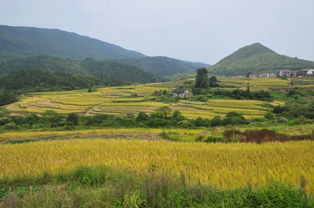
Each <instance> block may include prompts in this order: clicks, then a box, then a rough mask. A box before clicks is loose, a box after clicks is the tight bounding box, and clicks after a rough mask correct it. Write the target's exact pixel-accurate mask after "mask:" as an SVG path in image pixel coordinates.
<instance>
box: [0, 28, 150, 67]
mask: <svg viewBox="0 0 314 208" xmlns="http://www.w3.org/2000/svg"><path fill="white" fill-rule="evenodd" d="M38 55H52V56H58V57H63V58H73V59H84V58H93V59H96V60H103V59H110V58H130V57H143V56H144V55H143V54H141V53H138V52H135V51H130V50H126V49H124V48H121V47H119V46H116V45H113V44H110V43H106V42H103V41H100V40H96V39H93V38H89V37H86V36H81V35H78V34H76V33H70V32H65V31H62V30H58V29H42V28H34V27H11V26H0V61H3V60H10V59H14V58H17V57H23V56H38Z"/></svg>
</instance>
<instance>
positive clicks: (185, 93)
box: [173, 88, 193, 98]
mask: <svg viewBox="0 0 314 208" xmlns="http://www.w3.org/2000/svg"><path fill="white" fill-rule="evenodd" d="M192 95H193V93H192V92H190V91H189V90H188V89H185V88H178V89H175V90H173V97H179V98H188V97H191V96H192Z"/></svg>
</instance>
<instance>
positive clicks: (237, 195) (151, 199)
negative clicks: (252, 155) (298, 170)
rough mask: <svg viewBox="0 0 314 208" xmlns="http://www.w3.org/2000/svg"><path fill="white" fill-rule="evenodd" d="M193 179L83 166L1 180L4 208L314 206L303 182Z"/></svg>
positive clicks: (278, 207)
mask: <svg viewBox="0 0 314 208" xmlns="http://www.w3.org/2000/svg"><path fill="white" fill-rule="evenodd" d="M188 180H189V179H188V178H186V177H185V176H184V175H181V176H180V178H178V179H173V178H170V177H169V176H167V175H157V174H151V175H150V176H144V177H143V176H142V177H140V176H136V175H132V174H129V173H126V172H121V171H115V170H112V169H110V168H108V167H105V166H99V167H87V166H80V167H78V168H76V169H74V170H72V171H68V172H60V173H58V174H49V173H45V174H42V175H40V176H37V177H27V178H15V179H13V180H6V181H1V182H0V183H1V184H2V185H3V187H4V188H1V189H0V199H2V201H3V202H2V203H1V204H0V207H7V208H14V207H32V208H41V207H73V208H74V207H75V208H79V207H90V208H97V207H117V208H118V207H121V208H139V207H142V208H152V207H154V208H174V207H177V208H182V207H190V208H192V207H198V208H201V207H204V208H205V207H206V208H207V207H217V208H218V207H230V208H237V207H239V208H240V207H248V208H256V207H276V208H290V207H291V208H298V207H300V208H301V207H302V208H310V207H313V206H314V200H313V199H311V198H309V197H308V196H307V195H306V193H305V191H304V186H305V185H306V183H305V181H303V182H302V183H301V184H300V186H299V187H296V186H291V185H284V184H282V183H279V182H272V183H269V184H267V185H265V186H263V187H261V188H259V189H252V187H250V186H248V187H246V188H237V189H230V190H228V189H225V190H219V189H216V188H213V187H208V186H204V185H201V184H194V185H191V184H189V183H188Z"/></svg>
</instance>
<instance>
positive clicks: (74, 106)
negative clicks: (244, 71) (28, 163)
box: [6, 81, 282, 118]
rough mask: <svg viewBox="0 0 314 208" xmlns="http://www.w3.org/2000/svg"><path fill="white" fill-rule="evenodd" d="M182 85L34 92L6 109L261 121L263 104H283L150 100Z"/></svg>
mask: <svg viewBox="0 0 314 208" xmlns="http://www.w3.org/2000/svg"><path fill="white" fill-rule="evenodd" d="M179 82H180V81H177V82H165V83H151V84H143V85H131V86H124V87H106V88H100V89H98V91H96V92H92V93H88V92H87V91H86V90H75V91H64V92H44V93H31V94H29V95H27V96H24V97H23V98H22V99H21V100H20V101H19V102H17V103H13V104H10V105H8V106H6V108H7V110H9V111H10V112H12V113H14V114H24V113H29V112H33V113H43V112H45V111H46V110H54V111H56V112H58V113H64V114H67V113H79V114H84V115H96V114H114V115H126V114H137V113H139V112H146V113H151V112H153V111H154V110H156V109H157V108H160V107H162V106H170V107H171V108H172V109H173V110H180V111H181V112H182V114H183V115H184V116H186V117H188V118H197V117H204V118H212V117H214V116H224V115H225V114H226V113H228V112H231V111H237V112H240V113H243V115H244V116H245V117H246V118H259V117H263V116H264V114H265V113H266V112H267V111H268V110H269V109H268V108H266V107H264V106H263V104H271V105H281V104H282V102H279V101H274V102H266V101H256V100H233V99H210V100H209V101H207V102H196V101H186V100H180V101H179V102H177V103H173V104H169V103H163V102H157V101H152V100H151V98H152V97H153V93H154V91H158V90H168V91H169V92H171V91H172V90H173V89H174V88H173V86H172V85H173V83H175V84H176V85H177V84H179ZM134 95H136V96H134Z"/></svg>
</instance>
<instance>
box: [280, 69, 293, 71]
mask: <svg viewBox="0 0 314 208" xmlns="http://www.w3.org/2000/svg"><path fill="white" fill-rule="evenodd" d="M280 71H281V72H292V70H290V69H282V70H280Z"/></svg>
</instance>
